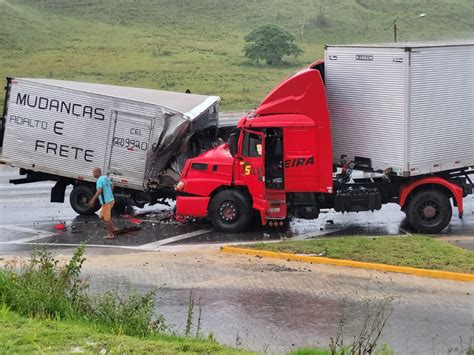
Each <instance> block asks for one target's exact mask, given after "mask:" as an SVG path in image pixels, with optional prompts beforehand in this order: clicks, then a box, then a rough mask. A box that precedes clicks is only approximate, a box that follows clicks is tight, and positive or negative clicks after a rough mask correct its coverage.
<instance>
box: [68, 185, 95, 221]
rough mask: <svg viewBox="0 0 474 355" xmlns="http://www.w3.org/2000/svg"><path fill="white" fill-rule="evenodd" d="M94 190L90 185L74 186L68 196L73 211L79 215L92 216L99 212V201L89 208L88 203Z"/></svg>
mask: <svg viewBox="0 0 474 355" xmlns="http://www.w3.org/2000/svg"><path fill="white" fill-rule="evenodd" d="M94 194H95V190H94V189H93V188H92V186H90V185H82V184H81V185H76V186H74V188H73V189H72V191H71V194H70V195H69V201H70V202H71V207H72V209H73V210H74V211H76V212H77V213H79V214H81V215H92V214H94V213H95V212H96V211H98V210H99V208H100V204H99V201H97V202H96V204H95V205H94V206H93V207H89V206H88V205H87V204H88V202H89V201H90V200H91V199H92V197H94Z"/></svg>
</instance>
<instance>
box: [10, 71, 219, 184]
mask: <svg viewBox="0 0 474 355" xmlns="http://www.w3.org/2000/svg"><path fill="white" fill-rule="evenodd" d="M218 101H219V98H218V97H214V96H202V95H191V94H181V93H172V92H165V91H159V90H148V89H136V88H125V87H117V86H112V85H100V84H88V83H77V82H67V81H57V80H43V79H11V80H10V91H9V100H7V115H6V117H5V135H4V142H3V157H4V158H5V160H7V161H8V162H9V163H10V164H11V165H13V166H16V167H21V168H25V169H29V170H33V171H39V172H44V173H49V174H53V175H58V176H64V177H69V178H72V179H79V180H89V181H92V180H93V178H92V176H91V169H92V168H93V167H95V166H99V167H101V168H102V170H103V171H104V172H108V173H109V174H110V176H111V177H112V178H113V179H114V182H115V183H116V184H117V185H118V186H123V187H127V188H131V189H136V190H144V189H147V188H148V185H149V184H153V185H154V186H157V185H159V184H160V183H161V181H160V177H161V174H162V173H163V170H164V167H167V166H169V163H170V160H172V159H175V158H176V153H177V152H174V153H175V154H168V155H167V156H166V158H167V159H168V160H167V161H163V159H162V157H161V156H160V155H159V154H160V152H161V151H162V150H165V149H166V148H167V147H165V146H163V143H164V142H166V140H167V141H168V142H169V141H172V140H174V141H178V142H179V143H182V141H183V140H184V139H185V138H186V135H187V134H189V133H190V131H191V130H192V129H193V126H196V127H198V128H199V129H202V128H206V127H208V128H209V127H213V126H217V119H218V117H217V116H218ZM177 127H182V129H181V130H180V131H179V134H178V135H176V130H177ZM150 161H151V163H149V162H150ZM154 163H156V164H158V163H159V164H160V166H161V167H162V169H161V170H157V169H153V164H154ZM151 170H153V174H150V171H151Z"/></svg>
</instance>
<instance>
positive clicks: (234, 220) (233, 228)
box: [209, 190, 252, 233]
mask: <svg viewBox="0 0 474 355" xmlns="http://www.w3.org/2000/svg"><path fill="white" fill-rule="evenodd" d="M251 219H252V206H251V204H250V201H249V199H248V198H247V197H246V196H245V195H243V194H242V193H240V192H239V191H235V190H225V191H220V192H218V193H217V194H216V195H215V196H214V197H213V198H212V200H211V202H210V204H209V220H210V221H211V223H212V226H213V227H214V228H215V229H217V230H218V231H221V232H230V233H238V232H242V231H244V230H245V229H246V228H247V227H248V225H249V223H250V221H251Z"/></svg>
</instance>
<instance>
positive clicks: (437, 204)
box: [405, 189, 453, 234]
mask: <svg viewBox="0 0 474 355" xmlns="http://www.w3.org/2000/svg"><path fill="white" fill-rule="evenodd" d="M405 212H406V216H407V219H408V222H409V223H410V225H411V226H412V227H413V228H414V229H415V230H416V231H417V232H419V233H429V234H435V233H439V232H441V231H442V230H443V229H444V228H446V226H447V225H448V224H449V222H450V221H451V217H452V214H453V210H452V207H451V202H450V201H449V196H448V195H447V194H446V193H444V192H443V191H441V190H438V189H424V190H420V191H415V192H413V194H412V196H411V197H410V200H409V201H408V206H407V208H406V210H405Z"/></svg>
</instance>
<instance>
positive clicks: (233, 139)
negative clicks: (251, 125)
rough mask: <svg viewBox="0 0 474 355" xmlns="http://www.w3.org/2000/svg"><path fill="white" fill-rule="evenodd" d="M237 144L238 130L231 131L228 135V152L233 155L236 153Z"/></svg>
mask: <svg viewBox="0 0 474 355" xmlns="http://www.w3.org/2000/svg"><path fill="white" fill-rule="evenodd" d="M238 145H239V132H232V133H231V134H230V135H229V152H230V155H232V156H233V157H234V156H235V155H236V154H237V147H238Z"/></svg>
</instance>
